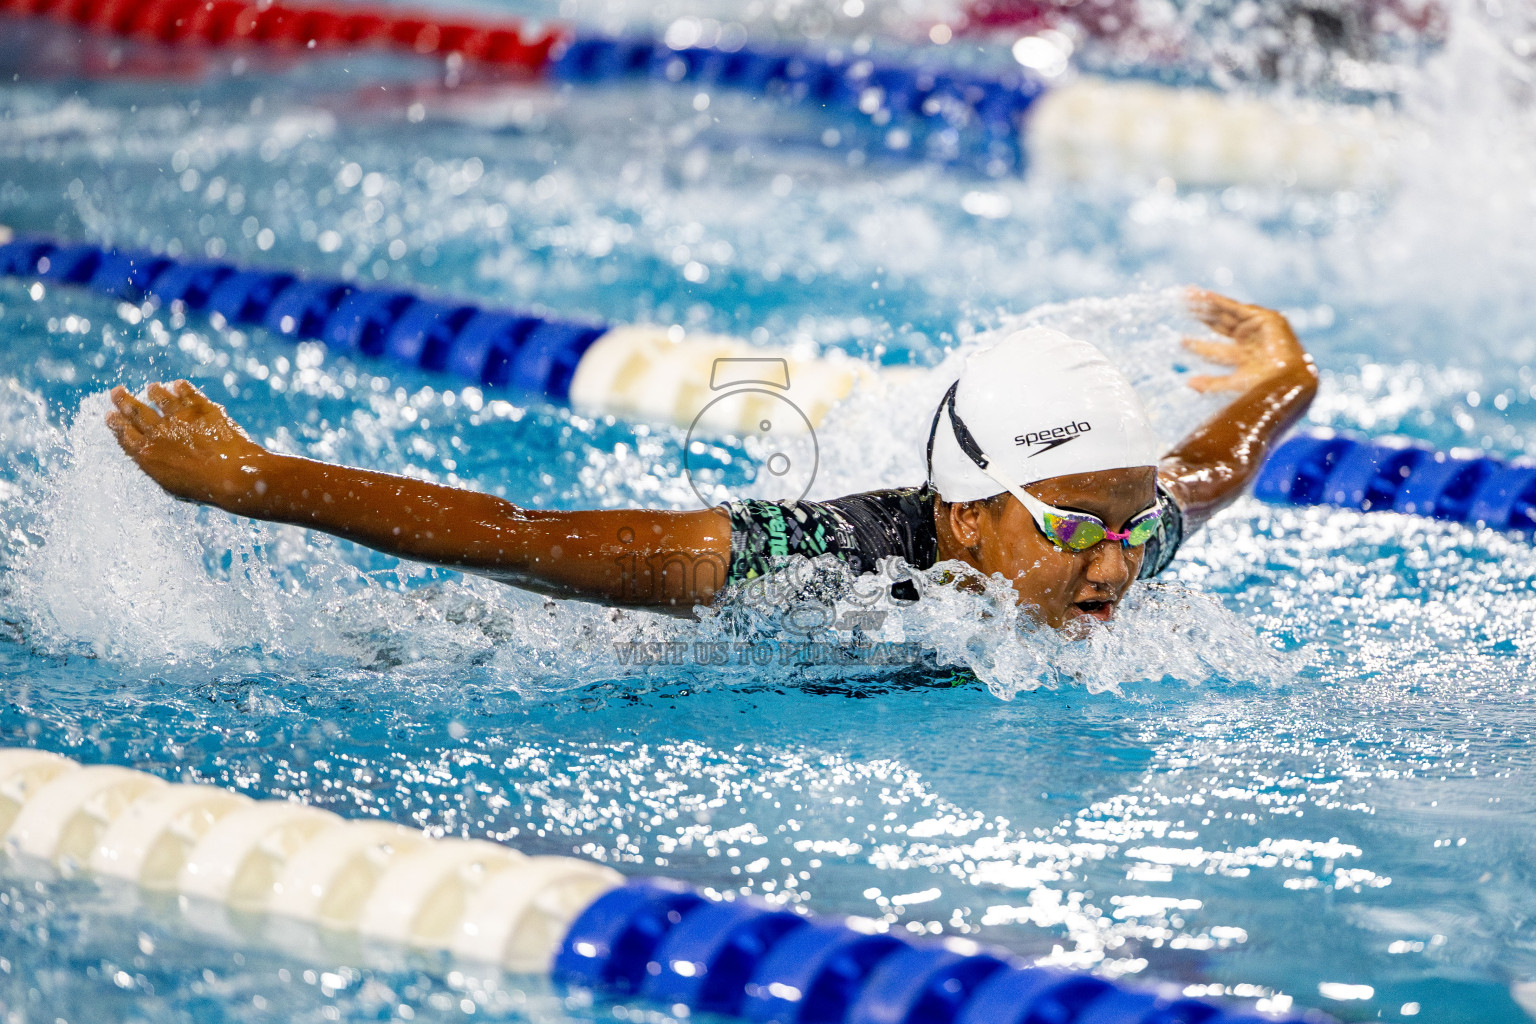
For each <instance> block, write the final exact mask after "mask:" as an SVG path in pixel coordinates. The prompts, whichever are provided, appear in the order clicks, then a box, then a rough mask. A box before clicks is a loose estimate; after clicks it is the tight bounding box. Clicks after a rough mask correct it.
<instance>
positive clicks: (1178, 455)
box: [1158, 288, 1317, 530]
mask: <svg viewBox="0 0 1536 1024" xmlns="http://www.w3.org/2000/svg"><path fill="white" fill-rule="evenodd" d="M1189 300H1190V309H1191V311H1192V312H1193V313H1194V314H1195V316H1196V317H1197V318H1199V319H1200V320H1201V321H1202V322H1203V323H1205V324H1206V325H1207V326H1208V327H1210V328H1211V330H1213V331H1215V332H1216V333H1217V334H1220V335H1223V336H1224V338H1225V339H1227V340H1221V341H1218V340H1210V339H1202V338H1189V339H1186V340H1185V342H1184V344H1185V346H1186V347H1188V348H1189V349H1190V350H1191V351H1192V352H1194V353H1196V354H1197V355H1199V356H1200V357H1201V358H1203V359H1206V360H1208V361H1210V362H1213V363H1216V364H1218V365H1222V366H1230V367H1231V368H1232V371H1231V372H1230V373H1225V374H1209V375H1204V376H1197V377H1192V378H1191V379H1190V381H1189V386H1190V387H1192V388H1194V389H1195V390H1196V391H1200V392H1206V393H1211V392H1222V391H1226V392H1235V393H1236V397H1234V398H1233V399H1232V401H1231V403H1230V404H1229V405H1228V406H1227V407H1226V408H1225V409H1223V410H1222V411H1221V412H1219V413H1217V414H1216V415H1215V416H1213V417H1212V418H1211V419H1210V420H1208V421H1206V422H1205V423H1204V424H1202V425H1201V426H1200V427H1199V428H1198V429H1196V430H1195V431H1194V432H1193V433H1192V434H1190V435H1189V436H1188V437H1186V438H1184V440H1183V441H1181V442H1179V444H1178V446H1177V447H1175V448H1174V449H1173V451H1171V452H1169V453H1168V454H1167V455H1166V456H1165V457H1164V458H1163V461H1162V464H1161V466H1160V467H1159V470H1158V478H1159V479H1160V480H1161V481H1162V483H1163V486H1164V487H1165V488H1167V489H1168V491H1169V492H1170V493H1171V494H1172V495H1173V496H1174V498H1175V499H1177V500H1178V502H1179V506H1180V508H1182V509H1183V511H1184V521H1185V527H1186V529H1188V530H1193V529H1194V528H1195V527H1197V526H1199V525H1200V524H1201V523H1203V522H1205V521H1206V520H1207V519H1209V518H1210V517H1211V516H1213V515H1215V514H1216V512H1218V511H1219V510H1220V509H1222V508H1224V507H1225V506H1227V505H1229V504H1231V503H1232V502H1233V501H1235V500H1237V497H1238V495H1240V494H1241V493H1242V492H1243V488H1244V487H1245V486H1246V485H1247V484H1248V483H1249V482H1251V481H1252V479H1253V478H1254V477H1255V476H1256V475H1257V474H1258V471H1259V467H1260V466H1261V465H1262V464H1263V462H1264V457H1265V455H1267V454H1268V450H1269V445H1270V443H1271V442H1272V441H1274V440H1275V438H1277V437H1278V436H1279V435H1280V434H1281V433H1282V432H1283V431H1284V430H1285V429H1286V428H1287V427H1289V426H1290V425H1291V424H1293V423H1295V422H1296V421H1297V420H1298V419H1300V418H1301V417H1302V415H1303V414H1305V413H1306V411H1307V407H1308V406H1310V405H1311V404H1312V399H1313V397H1314V396H1315V395H1316V394H1317V368H1316V367H1315V366H1313V365H1312V357H1311V356H1309V355H1307V352H1306V350H1305V349H1303V348H1302V346H1301V342H1300V341H1298V340H1297V338H1296V334H1295V332H1293V331H1292V330H1291V325H1290V324H1289V323H1288V322H1287V321H1286V319H1285V317H1284V316H1282V315H1280V314H1279V313H1277V312H1275V311H1274V310H1272V309H1265V308H1264V307H1263V306H1250V305H1247V304H1246V303H1242V302H1238V301H1237V300H1235V299H1229V298H1227V297H1226V296H1225V295H1218V294H1216V293H1215V292H1209V291H1205V290H1203V289H1200V288H1192V289H1190V292H1189Z"/></svg>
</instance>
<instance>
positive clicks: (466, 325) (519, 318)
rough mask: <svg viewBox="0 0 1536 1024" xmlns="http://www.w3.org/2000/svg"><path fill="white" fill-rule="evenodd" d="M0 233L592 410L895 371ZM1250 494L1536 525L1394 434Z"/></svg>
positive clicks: (298, 331) (1318, 438) (1526, 506)
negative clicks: (742, 373) (760, 378)
mask: <svg viewBox="0 0 1536 1024" xmlns="http://www.w3.org/2000/svg"><path fill="white" fill-rule="evenodd" d="M7 238H8V236H7V235H6V233H5V232H4V229H0V276H10V277H21V278H36V279H38V280H40V281H44V282H56V283H60V284H71V285H79V286H82V287H85V288H89V289H91V290H92V291H95V292H98V293H100V294H103V295H106V296H109V297H112V298H116V299H120V300H122V301H126V302H135V303H137V302H143V301H144V300H146V299H153V300H155V301H157V302H159V303H160V304H162V305H165V306H169V305H171V304H172V303H181V304H182V306H183V307H184V308H185V309H186V310H188V311H190V312H194V313H201V314H204V315H207V316H209V317H211V318H222V322H224V323H229V324H236V325H240V326H247V327H260V328H264V329H266V330H267V331H269V332H272V333H274V334H276V335H279V336H281V337H286V338H290V339H292V340H295V341H303V340H309V341H318V342H321V343H323V344H324V345H325V346H326V347H327V348H329V349H331V350H333V351H335V352H336V353H337V354H341V355H350V356H357V355H362V356H370V357H377V358H382V359H385V360H388V361H391V362H395V363H399V364H402V365H406V366H410V367H415V368H418V369H423V370H428V371H432V372H437V373H444V374H447V375H449V376H452V377H454V378H457V379H458V380H460V381H463V382H464V383H466V384H471V385H475V386H479V387H486V388H491V389H507V390H511V391H516V392H521V393H523V394H529V395H538V396H542V397H543V398H546V399H548V400H550V401H552V402H557V403H569V404H570V405H572V406H573V407H574V408H576V409H578V410H581V411H584V412H588V413H591V414H595V415H611V416H616V417H619V418H623V419H631V420H641V421H649V422H665V423H671V424H674V425H677V426H682V427H690V426H693V425H694V424H695V423H696V422H697V424H698V425H699V426H701V427H704V428H706V429H708V430H711V431H718V432H719V433H722V434H730V433H737V434H740V433H753V432H754V431H755V430H756V427H757V423H758V421H759V420H760V419H761V416H762V410H761V406H760V403H759V402H758V401H757V400H756V395H757V392H755V391H753V390H750V389H748V390H744V391H741V392H738V393H733V394H728V395H726V396H724V397H723V398H721V399H718V400H715V401H711V400H710V396H711V393H712V390H713V385H714V376H715V375H714V372H713V371H714V369H715V367H716V366H717V365H718V363H719V361H720V360H735V359H741V360H765V359H769V360H782V363H783V366H784V367H785V368H786V370H787V373H788V377H789V383H790V387H789V388H788V389H787V390H786V391H785V395H786V397H788V398H789V399H790V400H791V401H793V402H794V403H795V404H796V405H797V406H798V407H799V408H800V409H801V411H803V412H804V413H805V414H806V417H807V420H808V421H809V422H810V424H811V425H812V426H813V427H814V426H816V425H818V424H819V423H820V422H821V419H822V417H823V416H825V415H826V413H827V411H828V410H830V409H831V408H832V407H833V406H834V405H836V404H837V403H838V402H840V401H841V400H842V399H844V398H845V397H847V396H848V395H849V394H850V393H851V392H852V391H853V390H854V388H855V387H857V386H858V385H860V384H861V383H870V382H873V381H875V380H876V379H877V378H878V377H880V376H882V375H885V376H889V375H890V374H892V373H895V372H899V371H898V370H896V369H891V368H887V369H883V370H882V369H880V368H877V367H875V366H873V365H871V364H869V363H865V362H861V361H859V360H857V359H853V358H851V357H848V356H846V355H844V354H842V353H832V354H831V355H829V356H826V357H822V358H819V359H815V358H803V357H800V356H796V355H795V354H793V353H792V352H790V351H789V350H788V349H779V348H768V347H764V346H758V345H753V344H751V343H749V342H747V341H745V340H743V339H740V338H729V337H722V336H719V335H710V334H692V335H690V334H687V333H686V332H684V331H683V329H682V328H681V327H677V326H672V327H660V326H612V325H607V324H601V323H595V322H588V321H567V320H558V319H553V318H549V317H545V316H543V315H540V314H534V313H529V312H518V311H513V310H497V309H484V308H481V307H479V306H477V305H474V304H471V303H464V302H455V301H447V300H442V299H434V298H430V297H424V296H421V295H418V294H416V293H413V292H409V291H402V290H397V289H380V288H365V287H362V286H359V285H355V284H349V283H346V282H342V281H333V280H324V279H315V278H301V277H298V276H296V275H294V274H289V273H285V272H281V271H259V270H242V269H240V268H238V267H236V266H234V265H232V264H228V263H219V262H214V261H206V260H191V261H182V260H175V259H171V258H169V257H166V256H157V255H155V254H152V253H147V252H138V251H132V250H117V249H107V248H102V247H99V246H95V245H90V244H62V245H61V244H58V243H56V242H54V241H51V240H48V239H44V238H37V237H21V238H9V240H7ZM216 322H217V321H216ZM706 407H707V411H706V412H705V414H704V415H703V416H700V410H701V409H706ZM1254 496H1255V497H1257V498H1259V499H1260V500H1262V501H1266V502H1270V503H1274V504H1282V505H1336V506H1339V507H1343V508H1354V509H1360V510H1362V511H1367V512H1373V511H1390V512H1401V513H1407V514H1410V515H1420V516H1427V517H1430V518H1434V519H1442V520H1452V521H1456V522H1462V523H1467V524H1469V525H1474V526H1486V527H1489V528H1491V529H1495V530H1510V531H1528V530H1536V463H1532V462H1530V461H1529V460H1525V459H1515V460H1510V461H1505V460H1501V459H1497V458H1494V457H1491V456H1488V455H1486V454H1482V453H1477V452H1464V451H1456V450H1453V451H1451V452H1449V453H1446V452H1438V451H1435V450H1434V449H1432V448H1430V447H1428V446H1425V445H1422V444H1418V443H1415V442H1411V441H1406V440H1398V439H1393V438H1384V439H1380V440H1367V439H1355V438H1350V437H1345V436H1343V435H1337V434H1333V433H1331V432H1326V431H1325V432H1314V433H1302V434H1299V435H1297V436H1294V437H1292V438H1290V439H1288V440H1286V441H1285V442H1283V443H1282V444H1281V445H1279V446H1278V447H1277V448H1276V449H1275V450H1274V451H1273V452H1272V453H1271V454H1270V456H1269V458H1268V459H1267V460H1266V462H1265V464H1264V466H1263V468H1262V470H1261V471H1260V474H1259V476H1258V478H1257V479H1256V480H1255V483H1254Z"/></svg>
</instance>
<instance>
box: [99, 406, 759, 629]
mask: <svg viewBox="0 0 1536 1024" xmlns="http://www.w3.org/2000/svg"><path fill="white" fill-rule="evenodd" d="M146 394H147V397H148V398H149V401H148V402H145V401H141V400H140V399H138V398H136V397H134V396H133V395H132V394H130V393H129V392H128V390H127V389H126V388H122V387H118V388H114V389H113V391H112V404H113V409H112V411H111V412H109V413H108V414H107V426H108V427H110V428H111V430H112V432H113V434H115V435H116V436H117V440H118V443H119V444H120V445H121V446H122V448H123V451H125V452H126V453H127V454H128V456H129V457H130V458H131V459H133V461H134V462H136V463H138V465H139V468H140V469H142V470H144V472H145V473H147V474H149V476H150V477H151V478H153V479H154V480H155V482H156V483H158V484H159V485H160V486H161V487H163V488H164V489H165V490H166V491H168V492H169V493H170V494H172V495H173V496H175V497H177V498H181V499H183V500H186V501H194V502H198V503H201V504H205V505H212V506H215V507H217V508H221V509H223V510H225V511H226V512H231V513H233V514H235V515H240V516H249V517H251V518H253V519H263V520H268V521H271V522H280V523H292V524H294V525H296V526H304V527H308V528H310V529H316V530H321V531H323V532H325V533H329V534H333V535H334V536H337V537H342V538H345V539H346V540H350V541H355V542H356V543H359V544H363V545H365V546H367V547H370V548H373V549H375V550H377V551H382V552H384V553H385V554H389V555H395V556H397V557H399V558H408V559H413V560H415V561H419V562H428V563H431V564H434V565H442V566H448V567H451V568H455V569H460V570H463V571H465V572H471V573H476V574H479V575H484V576H489V577H491V578H493V579H497V580H500V581H502V582H505V583H511V584H514V585H516V586H519V587H522V588H524V589H527V590H533V591H536V592H538V593H542V594H548V595H551V596H555V597H573V598H580V599H585V600H591V601H598V602H601V603H604V604H616V605H630V606H641V607H651V608H658V609H661V610H668V611H673V612H676V613H679V614H687V613H689V612H691V611H692V609H693V606H694V605H696V604H708V603H709V602H710V601H711V600H712V599H713V598H714V595H715V592H716V591H717V590H719V589H720V588H722V587H724V585H725V579H726V569H727V567H728V565H729V559H730V554H731V541H730V537H731V528H730V520H729V519H728V518H727V516H726V515H725V513H724V512H722V511H720V510H718V509H704V510H701V511H698V512H661V511H650V510H645V509H613V510H598V511H584V512H562V511H544V510H536V509H524V508H520V507H518V506H517V505H514V504H513V503H512V502H510V501H506V500H503V499H501V498H498V497H496V496H494V495H490V494H482V493H479V492H477V491H469V490H462V489H459V488H455V487H444V486H442V485H439V484H432V483H426V482H425V481H421V480H412V479H410V478H408V477H402V476H393V475H391V474H388V473H375V472H371V471H369V470H363V469H352V468H349V467H346V466H332V465H327V464H326V463H323V462H315V461H313V460H311V459H304V458H298V457H296V456H291V455H282V454H279V453H276V452H271V451H268V450H267V449H265V448H263V447H262V446H261V445H259V444H257V443H256V442H255V441H253V440H252V439H251V437H250V435H248V434H247V433H246V432H245V431H243V430H241V429H240V427H239V425H237V424H236V423H235V422H234V420H232V419H230V417H229V414H228V413H226V412H225V411H224V409H223V407H222V406H219V405H216V404H215V403H214V402H212V401H211V400H209V398H208V397H207V396H206V395H204V394H203V393H202V392H201V391H199V390H198V389H197V388H195V387H193V386H192V385H191V384H190V383H188V382H187V381H184V380H179V381H176V382H174V383H171V384H160V383H154V384H151V385H149V387H148V389H147V392H146Z"/></svg>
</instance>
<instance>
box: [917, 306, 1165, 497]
mask: <svg viewBox="0 0 1536 1024" xmlns="http://www.w3.org/2000/svg"><path fill="white" fill-rule="evenodd" d="M928 438H929V439H928V480H929V482H930V483H931V484H933V486H934V487H935V488H936V489H937V490H938V492H939V495H940V496H941V497H942V498H943V499H944V500H945V501H979V500H980V499H982V498H990V497H992V496H993V495H994V494H1001V493H1002V492H1003V491H1004V490H1006V489H1007V485H1012V486H1015V487H1023V486H1024V485H1026V484H1032V483H1035V482H1036V481H1039V480H1048V479H1050V478H1051V477H1056V476H1068V475H1071V474H1074V473H1096V472H1099V471H1100V470H1105V469H1130V468H1133V467H1136V466H1155V465H1157V460H1158V455H1159V444H1158V441H1157V435H1156V434H1155V433H1153V430H1152V424H1151V423H1150V422H1149V421H1148V420H1147V413H1146V410H1145V409H1143V408H1142V404H1141V399H1140V398H1138V397H1137V395H1136V391H1135V389H1134V388H1132V387H1131V382H1130V381H1128V380H1126V378H1125V375H1124V374H1122V373H1121V372H1120V371H1119V370H1117V369H1115V368H1114V367H1113V366H1111V365H1110V363H1109V360H1108V359H1105V358H1104V354H1103V353H1102V352H1100V351H1099V350H1098V349H1096V348H1094V347H1093V346H1092V345H1090V344H1088V343H1087V342H1086V341H1077V340H1076V339H1073V338H1069V337H1067V336H1066V335H1065V334H1062V333H1061V332H1060V331H1056V330H1052V329H1051V328H1049V327H1028V328H1025V329H1024V330H1021V331H1015V332H1014V333H1012V334H1010V335H1008V336H1007V337H1006V338H1004V339H1003V340H1002V341H1000V342H998V343H997V344H996V345H995V346H993V347H992V348H989V349H986V350H985V351H982V352H978V353H976V354H975V355H973V356H971V358H970V359H969V360H967V361H966V364H965V370H964V371H963V372H962V373H961V374H960V379H959V380H958V381H956V382H955V384H954V386H953V387H951V388H950V389H949V391H948V393H947V394H946V395H945V396H944V400H943V401H942V402H940V404H939V409H938V412H937V413H936V414H935V416H934V421H933V427H932V429H931V430H930V433H929V435H928ZM967 449H969V451H967Z"/></svg>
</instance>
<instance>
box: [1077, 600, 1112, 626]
mask: <svg viewBox="0 0 1536 1024" xmlns="http://www.w3.org/2000/svg"><path fill="white" fill-rule="evenodd" d="M1072 607H1073V608H1075V609H1077V610H1078V611H1079V612H1081V613H1082V614H1083V615H1087V616H1089V617H1090V618H1095V619H1099V620H1100V621H1102V622H1108V621H1109V620H1110V617H1111V616H1113V615H1114V614H1115V602H1113V601H1078V602H1075V603H1074V604H1073V605H1072Z"/></svg>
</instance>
